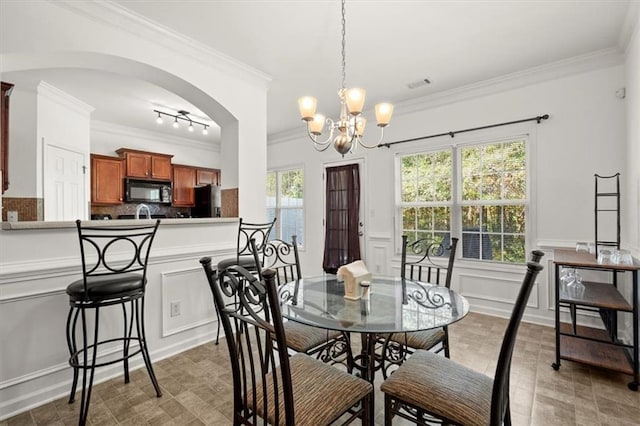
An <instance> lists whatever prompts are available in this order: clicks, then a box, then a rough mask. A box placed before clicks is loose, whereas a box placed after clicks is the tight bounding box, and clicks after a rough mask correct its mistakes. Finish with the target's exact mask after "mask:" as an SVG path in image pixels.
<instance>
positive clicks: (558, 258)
mask: <svg viewBox="0 0 640 426" xmlns="http://www.w3.org/2000/svg"><path fill="white" fill-rule="evenodd" d="M553 263H555V264H556V265H563V266H574V267H586V268H598V269H609V270H617V271H637V270H638V269H640V264H638V263H637V260H635V259H634V264H633V265H616V264H613V263H604V264H600V263H598V261H597V259H596V257H595V255H593V254H591V253H584V252H577V251H575V250H569V249H562V250H554V251H553Z"/></svg>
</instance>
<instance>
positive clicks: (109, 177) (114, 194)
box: [91, 154, 124, 206]
mask: <svg viewBox="0 0 640 426" xmlns="http://www.w3.org/2000/svg"><path fill="white" fill-rule="evenodd" d="M122 176H123V160H122V158H118V157H108V156H104V155H96V154H91V204H94V205H103V206H104V205H113V204H122V198H123V192H124V188H123V182H122Z"/></svg>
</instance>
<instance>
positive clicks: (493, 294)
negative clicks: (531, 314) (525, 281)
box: [458, 274, 539, 310]
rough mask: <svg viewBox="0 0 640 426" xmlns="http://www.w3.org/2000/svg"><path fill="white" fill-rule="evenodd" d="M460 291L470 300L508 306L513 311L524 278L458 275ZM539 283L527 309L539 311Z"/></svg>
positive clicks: (536, 284)
mask: <svg viewBox="0 0 640 426" xmlns="http://www.w3.org/2000/svg"><path fill="white" fill-rule="evenodd" d="M458 282H459V285H460V287H459V289H460V292H461V293H462V295H463V296H464V297H466V298H468V299H475V300H484V301H488V302H496V303H501V304H506V305H508V309H509V310H511V307H512V306H513V302H514V301H515V300H516V297H517V296H518V292H519V291H520V286H521V284H522V277H517V278H503V277H495V276H493V277H491V276H483V275H468V274H459V275H458ZM538 287H539V285H538V282H536V283H535V284H534V286H533V289H532V290H531V296H530V297H529V302H528V303H527V307H529V308H534V309H538V307H539V303H538Z"/></svg>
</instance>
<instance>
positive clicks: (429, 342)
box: [389, 327, 446, 350]
mask: <svg viewBox="0 0 640 426" xmlns="http://www.w3.org/2000/svg"><path fill="white" fill-rule="evenodd" d="M445 336H446V334H445V332H444V329H443V328H442V327H439V328H434V329H431V330H424V331H414V332H411V333H394V334H392V335H391V338H390V339H389V340H391V341H394V342H397V343H400V344H403V345H404V344H406V345H407V346H408V347H410V348H414V349H424V350H428V349H431V348H433V347H434V346H435V345H437V344H438V343H440V342H442V341H443V340H444V338H445Z"/></svg>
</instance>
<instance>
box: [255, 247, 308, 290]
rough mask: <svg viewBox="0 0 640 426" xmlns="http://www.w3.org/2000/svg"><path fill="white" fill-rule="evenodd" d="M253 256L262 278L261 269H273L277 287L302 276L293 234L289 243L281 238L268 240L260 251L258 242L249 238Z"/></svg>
mask: <svg viewBox="0 0 640 426" xmlns="http://www.w3.org/2000/svg"><path fill="white" fill-rule="evenodd" d="M251 247H252V251H253V258H254V259H255V263H256V265H258V267H257V270H258V277H259V278H260V279H261V280H262V279H264V277H263V276H262V271H263V270H265V269H271V270H273V271H275V273H276V276H275V280H276V284H277V285H278V287H280V286H281V285H283V284H285V283H287V282H289V281H294V280H298V279H300V278H302V273H301V272H300V271H301V269H300V257H299V255H298V240H297V238H296V236H295V235H293V236H291V243H288V242H286V241H283V240H271V241H268V242H267V243H266V244H265V245H264V247H263V249H262V252H260V251H259V250H258V244H257V243H256V241H255V240H251Z"/></svg>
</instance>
